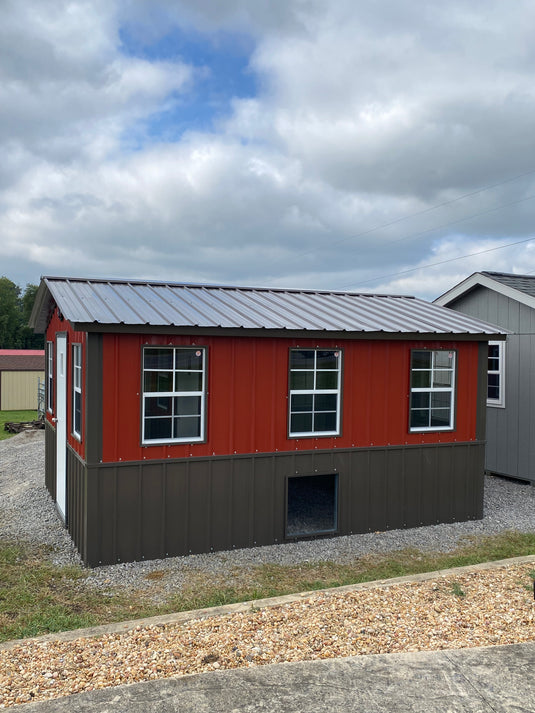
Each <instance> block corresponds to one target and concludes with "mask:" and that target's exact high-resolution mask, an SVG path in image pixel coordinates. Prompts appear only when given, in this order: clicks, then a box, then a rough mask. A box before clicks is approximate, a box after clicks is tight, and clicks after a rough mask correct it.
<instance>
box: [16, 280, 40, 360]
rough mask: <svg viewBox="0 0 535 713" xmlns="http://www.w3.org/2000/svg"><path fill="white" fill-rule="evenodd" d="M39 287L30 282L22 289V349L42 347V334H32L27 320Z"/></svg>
mask: <svg viewBox="0 0 535 713" xmlns="http://www.w3.org/2000/svg"><path fill="white" fill-rule="evenodd" d="M38 289H39V287H38V285H34V284H32V283H31V282H30V283H28V284H27V285H26V288H25V289H24V294H23V295H22V299H21V309H22V328H21V338H22V341H23V348H24V349H43V348H44V343H45V338H44V336H43V335H42V334H34V331H33V329H30V327H29V326H28V322H29V321H30V315H31V313H32V309H33V303H34V302H35V295H36V293H37V290H38Z"/></svg>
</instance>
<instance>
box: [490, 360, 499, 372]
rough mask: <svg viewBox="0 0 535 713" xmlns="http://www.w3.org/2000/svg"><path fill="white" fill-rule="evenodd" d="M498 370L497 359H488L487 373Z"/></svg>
mask: <svg viewBox="0 0 535 713" xmlns="http://www.w3.org/2000/svg"><path fill="white" fill-rule="evenodd" d="M499 368H500V360H499V359H489V371H498V369H499Z"/></svg>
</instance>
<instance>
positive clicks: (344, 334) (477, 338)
mask: <svg viewBox="0 0 535 713" xmlns="http://www.w3.org/2000/svg"><path fill="white" fill-rule="evenodd" d="M71 324H72V327H73V329H74V330H75V331H80V332H88V333H100V334H112V333H122V334H169V335H171V334H172V335H189V336H199V337H202V336H204V337H210V336H222V337H223V336H227V337H235V336H239V337H286V338H301V339H330V340H332V339H346V340H364V339H368V340H381V341H384V340H388V339H390V340H396V341H399V340H422V341H473V342H486V341H500V340H505V339H506V337H507V332H506V331H505V330H504V331H496V332H489V333H486V332H477V333H470V332H388V331H369V332H367V331H352V330H313V329H285V328H279V329H275V328H266V327H257V328H251V327H214V326H211V327H201V326H195V327H194V326H191V325H184V326H180V325H166V324H165V325H161V324H157V325H150V324H116V323H114V324H103V323H102V322H72V323H71Z"/></svg>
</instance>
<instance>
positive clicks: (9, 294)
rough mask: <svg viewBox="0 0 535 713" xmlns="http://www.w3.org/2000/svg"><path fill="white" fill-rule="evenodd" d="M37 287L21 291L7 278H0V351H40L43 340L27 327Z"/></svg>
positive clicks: (30, 285) (31, 286) (29, 285)
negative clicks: (22, 292)
mask: <svg viewBox="0 0 535 713" xmlns="http://www.w3.org/2000/svg"><path fill="white" fill-rule="evenodd" d="M36 292H37V285H32V284H28V285H26V288H25V290H24V294H22V295H21V289H20V287H19V286H18V285H16V284H15V283H14V282H12V281H11V280H10V279H8V278H7V277H5V276H4V277H0V349H42V348H43V343H44V339H43V336H42V335H40V334H34V333H33V330H32V329H30V327H28V320H29V318H30V314H31V311H32V308H33V303H34V301H35V293H36Z"/></svg>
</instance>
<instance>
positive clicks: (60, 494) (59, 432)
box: [56, 334, 67, 520]
mask: <svg viewBox="0 0 535 713" xmlns="http://www.w3.org/2000/svg"><path fill="white" fill-rule="evenodd" d="M66 481H67V335H66V334H58V335H57V336H56V505H57V507H58V510H59V512H60V515H61V516H62V518H63V519H64V520H65V517H66V514H67V513H66Z"/></svg>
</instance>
